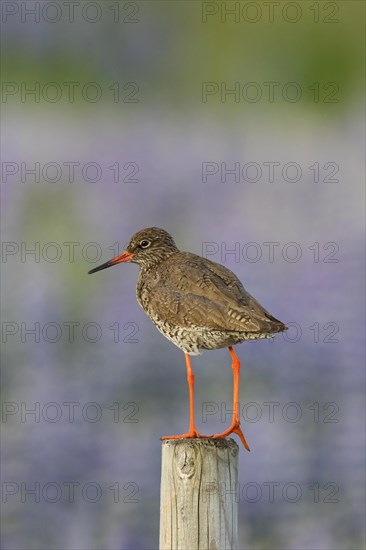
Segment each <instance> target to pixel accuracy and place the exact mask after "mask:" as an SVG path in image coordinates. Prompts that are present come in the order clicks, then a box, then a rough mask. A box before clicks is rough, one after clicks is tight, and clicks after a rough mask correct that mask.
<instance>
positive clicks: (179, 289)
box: [150, 252, 282, 332]
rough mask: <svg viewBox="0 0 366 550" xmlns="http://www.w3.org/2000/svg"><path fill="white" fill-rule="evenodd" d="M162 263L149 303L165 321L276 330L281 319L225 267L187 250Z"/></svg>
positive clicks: (191, 325)
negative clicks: (162, 266) (254, 296)
mask: <svg viewBox="0 0 366 550" xmlns="http://www.w3.org/2000/svg"><path fill="white" fill-rule="evenodd" d="M165 263H166V265H165V269H164V270H161V275H160V278H159V281H158V282H157V284H156V285H154V286H153V288H151V289H150V305H151V306H153V308H154V309H155V311H157V310H158V311H159V317H161V318H163V319H164V320H165V321H166V322H168V323H172V324H174V325H176V326H181V327H184V328H188V329H189V328H192V329H202V330H219V331H240V332H266V331H267V332H271V330H272V331H273V332H276V329H275V324H276V323H277V324H278V328H277V330H280V325H282V323H280V321H277V319H275V318H274V317H272V316H271V315H270V314H269V313H268V312H267V311H266V310H265V309H264V308H263V307H262V306H261V305H260V304H259V303H258V302H257V301H256V300H255V299H254V298H253V297H252V296H251V295H250V294H249V293H248V292H246V290H245V289H244V287H243V285H242V283H241V282H240V281H239V279H238V278H237V277H236V275H234V273H232V272H231V271H230V270H229V269H227V268H226V267H224V266H222V265H219V264H216V263H215V262H211V261H210V260H206V259H204V258H201V257H200V256H196V255H195V254H190V253H188V252H181V253H178V254H175V255H174V256H172V257H170V258H168V259H167V260H166V262H165ZM154 303H155V305H156V307H154Z"/></svg>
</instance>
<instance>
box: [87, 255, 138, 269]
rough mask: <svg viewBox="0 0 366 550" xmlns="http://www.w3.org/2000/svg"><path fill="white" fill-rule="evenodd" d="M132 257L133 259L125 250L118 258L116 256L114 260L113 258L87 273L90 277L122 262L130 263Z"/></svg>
mask: <svg viewBox="0 0 366 550" xmlns="http://www.w3.org/2000/svg"><path fill="white" fill-rule="evenodd" d="M132 257H133V254H131V252H127V251H126V250H125V251H124V252H122V254H120V255H119V256H116V257H115V258H113V259H112V260H109V261H108V262H106V263H105V264H102V265H99V266H98V267H94V269H91V270H90V271H88V273H89V275H91V274H92V273H96V272H97V271H102V269H107V267H111V266H112V265H117V264H120V263H122V262H130V261H131V258H132Z"/></svg>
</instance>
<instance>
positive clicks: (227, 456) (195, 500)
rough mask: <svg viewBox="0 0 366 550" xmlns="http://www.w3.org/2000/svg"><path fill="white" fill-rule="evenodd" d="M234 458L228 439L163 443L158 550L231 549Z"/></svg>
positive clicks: (234, 520) (234, 509)
mask: <svg viewBox="0 0 366 550" xmlns="http://www.w3.org/2000/svg"><path fill="white" fill-rule="evenodd" d="M238 456H239V448H238V445H237V444H236V443H235V441H234V440H233V439H168V440H165V441H163V444H162V469H161V495H160V550H208V549H210V550H211V549H212V550H230V549H235V548H236V544H237V531H238Z"/></svg>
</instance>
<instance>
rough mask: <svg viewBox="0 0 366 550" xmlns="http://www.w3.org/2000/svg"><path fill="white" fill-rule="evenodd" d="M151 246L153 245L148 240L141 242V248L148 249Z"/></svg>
mask: <svg viewBox="0 0 366 550" xmlns="http://www.w3.org/2000/svg"><path fill="white" fill-rule="evenodd" d="M150 245H151V242H150V241H148V240H147V239H143V240H142V241H140V246H141V248H147V247H148V246H150Z"/></svg>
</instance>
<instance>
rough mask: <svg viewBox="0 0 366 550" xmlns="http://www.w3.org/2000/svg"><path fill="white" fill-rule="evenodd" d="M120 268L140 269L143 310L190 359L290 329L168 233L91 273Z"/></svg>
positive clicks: (150, 235) (137, 239)
mask: <svg viewBox="0 0 366 550" xmlns="http://www.w3.org/2000/svg"><path fill="white" fill-rule="evenodd" d="M120 262H133V263H137V264H138V265H139V266H140V273H139V278H138V282H137V289H136V294H137V300H138V302H139V304H140V305H141V307H142V308H143V309H144V310H145V312H146V313H147V315H148V316H149V317H150V319H151V320H152V321H153V323H154V324H155V325H156V327H157V328H158V329H159V330H160V332H162V333H163V334H164V336H166V338H168V339H169V340H171V341H172V342H173V343H174V344H175V345H176V346H178V347H179V348H180V349H182V350H183V351H184V353H185V354H189V355H197V354H199V353H200V349H219V348H224V347H229V349H230V350H231V346H233V345H235V344H239V343H240V342H243V341H245V340H252V339H257V338H270V337H271V336H273V335H274V334H275V333H277V332H282V331H283V330H285V329H286V327H285V325H284V324H283V323H281V321H278V320H277V319H275V318H274V317H273V316H272V315H271V314H270V313H268V311H266V310H265V309H264V308H263V307H262V306H261V305H260V304H259V303H258V302H257V301H256V300H255V299H254V298H253V297H252V296H251V295H250V294H249V293H248V292H247V291H246V290H245V288H244V287H243V285H242V283H241V282H240V281H239V279H238V278H237V277H236V275H234V273H232V272H231V271H230V270H229V269H227V268H226V267H224V266H222V265H220V264H217V263H215V262H212V261H210V260H207V259H205V258H202V257H201V256H197V255H196V254H191V253H190V252H180V251H179V249H178V248H177V246H176V244H175V242H174V240H173V238H172V237H171V236H170V235H169V233H167V232H166V231H165V230H163V229H159V228H157V227H150V228H147V229H142V230H141V231H138V232H137V233H136V234H135V235H134V236H133V237H132V238H131V240H130V242H129V244H128V246H127V248H126V250H125V252H123V254H121V255H120V256H117V257H116V258H114V259H113V260H111V261H109V262H106V263H105V264H103V265H101V266H99V267H97V268H95V269H92V270H91V271H90V272H89V273H94V272H95V271H99V270H101V269H105V268H107V267H110V266H111V265H114V264H117V263H120ZM230 352H232V356H233V368H234V363H235V361H237V363H238V364H239V360H238V359H237V358H236V356H235V353H234V351H233V350H231V351H230ZM233 354H234V355H233ZM186 361H187V357H186ZM236 368H237V369H239V366H237V367H236ZM187 369H188V378H191V383H192V388H191V385H190V389H192V400H193V373H192V372H191V367H190V363H188V362H187ZM234 374H235V373H234ZM234 381H235V380H234ZM189 383H190V382H189ZM191 383H190V384H191ZM234 404H235V398H234ZM191 405H192V403H191ZM192 410H193V405H192V406H191V412H192ZM233 424H234V421H233ZM192 425H193V424H192ZM235 427H236V428H237V429H234V428H233V430H231V431H236V433H239V432H238V430H240V427H239V420H238V418H237V419H236V420H235ZM191 428H192V426H191ZM188 433H189V434H191V435H189V437H192V436H193V435H192V434H193V433H195V434H196V435H198V432H197V431H196V430H195V429H194V428H193V429H190V432H188ZM224 433H225V435H228V434H226V432H224ZM230 433H231V432H230ZM184 435H185V436H187V434H184ZM220 435H222V434H220ZM239 435H240V436H242V433H241V430H240V434H239ZM243 439H244V436H243ZM243 439H242V440H243ZM243 442H245V439H244V441H243ZM244 444H245V445H246V443H244Z"/></svg>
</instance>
